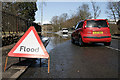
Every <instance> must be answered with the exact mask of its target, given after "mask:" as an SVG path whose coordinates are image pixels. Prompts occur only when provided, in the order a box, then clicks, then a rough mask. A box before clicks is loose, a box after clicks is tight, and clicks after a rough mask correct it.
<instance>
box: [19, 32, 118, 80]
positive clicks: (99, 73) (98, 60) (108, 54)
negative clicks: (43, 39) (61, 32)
mask: <svg viewBox="0 0 120 80" xmlns="http://www.w3.org/2000/svg"><path fill="white" fill-rule="evenodd" d="M47 37H49V36H48V35H47ZM50 40H51V41H50V43H49V44H48V46H47V47H46V49H47V51H48V53H49V55H50V73H49V74H48V73H47V60H46V59H42V66H41V67H40V64H39V59H38V60H37V61H36V63H33V64H32V65H31V66H30V67H29V69H28V70H27V71H26V72H25V73H24V74H23V75H21V76H20V78H19V79H21V78H117V77H118V53H119V51H118V50H115V49H116V48H118V47H119V46H118V44H116V43H117V41H119V40H115V39H114V40H112V44H111V47H114V48H115V49H111V48H107V47H105V46H104V45H103V44H92V45H88V46H84V47H80V46H78V45H76V44H72V43H71V40H70V37H69V36H68V37H63V36H58V35H55V34H54V35H50ZM115 44H116V45H115Z"/></svg>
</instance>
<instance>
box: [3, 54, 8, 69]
mask: <svg viewBox="0 0 120 80" xmlns="http://www.w3.org/2000/svg"><path fill="white" fill-rule="evenodd" d="M7 61H8V56H6V60H5V67H4V71H5V70H6V66H7Z"/></svg>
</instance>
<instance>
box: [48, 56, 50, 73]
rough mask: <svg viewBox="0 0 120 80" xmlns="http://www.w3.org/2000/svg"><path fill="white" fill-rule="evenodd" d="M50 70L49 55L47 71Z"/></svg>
mask: <svg viewBox="0 0 120 80" xmlns="http://www.w3.org/2000/svg"><path fill="white" fill-rule="evenodd" d="M49 72H50V57H49V58H48V73H49Z"/></svg>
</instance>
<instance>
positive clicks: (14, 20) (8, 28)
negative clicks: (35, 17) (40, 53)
mask: <svg viewBox="0 0 120 80" xmlns="http://www.w3.org/2000/svg"><path fill="white" fill-rule="evenodd" d="M30 26H34V27H35V28H36V30H37V31H38V32H41V26H40V25H38V24H36V23H34V22H32V21H29V20H26V19H23V18H21V17H19V16H17V15H13V14H10V13H7V12H4V11H2V46H5V45H9V44H12V43H16V42H17V41H18V40H19V38H20V37H21V36H22V35H23V34H21V33H23V32H25V31H26V30H27V29H28V28H29V27H30ZM0 27H1V26H0ZM39 35H40V36H41V34H39Z"/></svg>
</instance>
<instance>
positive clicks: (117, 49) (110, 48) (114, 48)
mask: <svg viewBox="0 0 120 80" xmlns="http://www.w3.org/2000/svg"><path fill="white" fill-rule="evenodd" d="M105 47H106V48H110V49H113V50H116V51H120V49H116V48H113V47H110V46H105Z"/></svg>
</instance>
